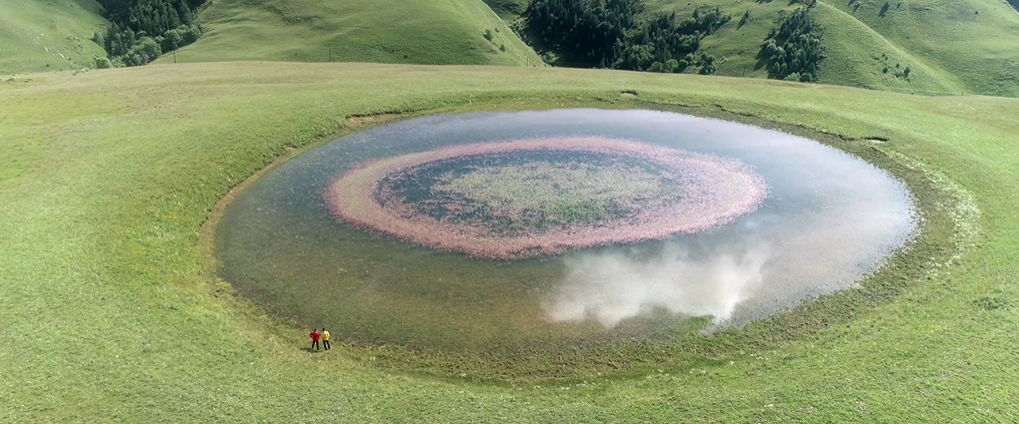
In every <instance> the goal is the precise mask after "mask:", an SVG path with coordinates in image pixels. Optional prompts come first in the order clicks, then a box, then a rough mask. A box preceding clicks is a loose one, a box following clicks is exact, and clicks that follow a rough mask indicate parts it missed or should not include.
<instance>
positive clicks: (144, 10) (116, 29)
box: [93, 0, 205, 67]
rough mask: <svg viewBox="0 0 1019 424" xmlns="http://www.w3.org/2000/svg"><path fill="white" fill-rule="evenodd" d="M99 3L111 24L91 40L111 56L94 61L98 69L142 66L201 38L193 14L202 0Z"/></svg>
mask: <svg viewBox="0 0 1019 424" xmlns="http://www.w3.org/2000/svg"><path fill="white" fill-rule="evenodd" d="M98 1H99V4H101V5H102V6H103V7H104V8H105V9H106V19H108V20H109V21H110V22H111V23H112V25H110V27H109V28H107V29H106V31H104V32H101V33H100V32H97V33H96V34H95V36H94V37H93V41H95V42H96V44H98V45H100V46H102V47H103V49H105V50H106V53H107V54H108V55H109V57H110V58H109V60H106V59H97V60H96V65H97V66H98V67H108V66H117V65H123V66H138V65H144V64H146V63H149V62H151V61H153V60H155V59H156V58H157V57H159V55H160V54H162V53H163V52H168V51H172V50H176V49H178V48H180V47H183V46H186V45H188V44H191V43H193V42H195V41H196V40H198V37H201V35H202V29H201V26H199V25H198V22H196V21H195V15H196V13H197V11H198V8H199V7H200V6H201V5H202V4H203V3H204V2H205V0H98Z"/></svg>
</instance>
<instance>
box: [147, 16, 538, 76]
mask: <svg viewBox="0 0 1019 424" xmlns="http://www.w3.org/2000/svg"><path fill="white" fill-rule="evenodd" d="M200 21H201V22H202V24H203V25H204V26H205V28H206V29H207V33H206V34H205V35H204V36H203V37H202V38H201V39H200V40H199V41H198V42H197V43H195V44H192V45H190V46H187V47H185V48H183V49H182V50H180V51H178V52H177V54H176V60H177V61H178V62H214V61H227V60H271V61H297V62H327V61H330V60H331V61H333V62H380V63H416V64H434V65H437V64H444V65H447V64H467V65H469V64H473V65H516V66H542V62H541V59H540V58H538V56H537V55H536V54H535V53H534V51H533V50H531V49H530V48H529V47H527V45H525V44H524V43H523V42H522V41H520V39H519V38H517V36H516V35H515V34H513V32H512V31H510V29H509V27H507V26H506V23H505V22H503V21H502V20H501V19H499V17H498V16H497V15H496V14H495V13H494V12H493V11H492V10H491V9H490V8H488V6H486V5H485V3H483V2H482V1H481V0H428V1H414V2H406V1H396V0H373V1H359V0H338V1H330V2H321V1H314V0H254V1H252V0H217V1H215V2H213V3H212V4H211V5H210V6H208V7H207V8H206V9H205V10H204V11H203V12H202V13H201V15H200ZM486 30H487V31H490V32H491V34H492V39H491V40H488V39H487V38H486V37H485V31H486ZM503 47H505V49H503ZM172 61H173V58H172V57H170V56H166V55H164V56H163V59H162V62H164V63H165V62H172Z"/></svg>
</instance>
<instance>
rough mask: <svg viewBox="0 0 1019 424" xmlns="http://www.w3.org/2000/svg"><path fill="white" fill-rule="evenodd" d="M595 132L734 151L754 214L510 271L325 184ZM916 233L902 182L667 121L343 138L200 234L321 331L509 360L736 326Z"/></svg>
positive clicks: (701, 125) (384, 131) (618, 118)
mask: <svg viewBox="0 0 1019 424" xmlns="http://www.w3.org/2000/svg"><path fill="white" fill-rule="evenodd" d="M565 136H600V137H611V138H618V139H625V140H632V141H637V142H643V143H650V144H654V145H660V146H666V147H670V148H676V149H682V150H686V151H689V152H694V153H701V154H710V155H714V156H720V157H723V158H733V159H737V160H739V161H742V162H743V163H745V164H747V165H749V166H750V167H752V168H753V170H754V171H755V172H756V173H757V174H758V175H760V176H761V177H763V179H764V180H766V182H767V184H768V186H769V190H770V191H769V192H768V195H767V198H765V200H764V201H763V203H762V204H761V206H760V207H759V208H758V209H757V210H756V211H754V212H752V213H749V214H747V215H744V216H742V217H740V218H738V219H737V220H736V221H735V222H733V223H731V224H728V225H725V226H722V227H720V228H716V229H714V230H711V231H708V232H702V233H698V234H692V235H677V236H675V237H672V238H669V239H667V240H662V241H654V242H646V243H640V244H636V245H630V246H608V247H599V248H591V249H586V250H580V251H573V252H569V253H566V254H564V255H560V256H555V257H546V258H539V259H529V260H518V261H510V262H506V261H490V260H478V259H471V258H469V257H467V256H464V255H462V254H456V253H441V252H435V251H432V250H429V249H426V248H423V247H418V246H415V245H412V244H409V243H405V242H402V241H398V240H395V239H391V238H387V237H383V236H380V235H376V234H372V233H370V232H367V231H363V230H359V229H356V228H354V227H352V226H349V225H346V224H342V223H339V222H337V221H336V220H335V219H334V218H333V217H332V216H331V215H330V213H329V210H328V209H327V207H326V205H325V203H324V201H323V192H324V191H325V190H326V188H327V187H328V186H329V184H330V183H331V182H332V181H333V180H334V179H336V178H337V177H338V176H339V175H341V174H343V173H344V172H345V171H346V170H348V169H349V168H350V167H351V166H353V165H355V164H358V163H361V162H364V161H368V160H375V159H380V158H386V157H392V156H398V155H404V154H408V153H415V152H422V151H428V150H433V149H438V148H442V147H447V146H451V145H458V144H468V143H481V142H496V141H508V140H517V139H526V138H536V137H565ZM915 229H916V223H915V213H914V209H913V205H912V202H911V199H910V196H909V193H908V192H907V190H906V188H905V186H904V185H903V184H902V183H900V182H899V181H897V180H895V179H893V178H891V177H890V176H889V175H888V174H887V173H886V172H884V171H882V170H880V169H877V168H875V167H874V166H872V165H870V164H868V163H866V162H864V161H863V160H860V159H858V158H855V157H852V156H850V155H848V154H845V153H843V152H841V151H839V150H837V149H835V148H832V147H828V146H824V145H822V144H819V143H817V142H814V141H811V140H807V139H804V138H800V137H795V136H791V135H788V134H784V133H781V132H776V131H771V130H765V129H760V128H756V127H751V126H747V125H742V124H735V123H730V122H725V121H719V120H713V119H704V118H697V117H691V116H686V115H680V114H675V113H665V112H653V111H615V110H593V109H574V110H553V111H542V112H513V113H509V112H507V113H474V114H465V115H452V116H432V117H427V118H420V119H414V120H409V121H405V122H400V123H396V124H392V125H389V126H385V127H382V128H378V129H374V130H370V131H365V132H363V133H358V134H354V135H350V136H348V137H344V138H342V139H339V140H337V141H335V142H333V143H330V144H328V145H326V146H323V147H321V148H318V149H315V150H313V151H310V152H308V153H306V154H304V155H302V156H300V157H298V158H296V159H294V160H292V161H290V162H287V163H285V164H283V165H282V166H280V167H279V168H277V169H275V170H273V171H272V172H270V173H268V174H267V175H265V176H264V177H262V178H261V180H259V181H257V182H255V183H254V184H253V185H252V186H251V187H250V188H249V189H248V190H247V191H246V192H244V193H242V194H241V195H240V196H238V197H237V198H236V199H235V201H234V202H233V203H232V204H231V205H229V206H228V208H227V209H226V212H225V215H224V217H223V220H222V222H221V223H220V225H219V227H218V228H217V230H216V248H217V254H218V257H219V259H220V260H221V263H222V268H221V272H220V275H221V277H222V278H223V279H225V280H226V281H228V282H230V283H231V284H233V285H234V286H235V287H236V288H237V289H238V290H239V291H240V292H241V293H242V294H245V295H247V296H250V297H251V298H253V299H255V300H257V301H259V302H262V303H263V304H265V305H266V306H267V307H268V308H269V309H270V310H271V311H273V312H275V313H277V314H279V315H281V316H285V317H292V318H295V319H296V320H297V321H298V322H299V323H301V324H302V325H305V326H308V327H309V328H310V327H312V326H314V327H317V328H321V327H323V326H324V327H326V328H328V329H329V330H330V331H331V332H332V334H334V335H336V338H337V339H341V340H351V341H358V342H367V343H373V344H395V345H400V346H408V347H412V348H423V349H437V350H468V351H475V352H489V351H500V352H515V351H522V350H527V351H533V350H535V349H537V350H540V349H542V348H543V346H548V345H562V344H564V343H566V344H569V343H592V342H593V343H597V342H599V341H611V340H619V339H631V340H632V339H633V338H635V337H647V338H654V337H668V334H670V333H669V332H670V331H674V330H675V329H677V328H681V327H682V325H683V320H684V319H685V318H688V317H691V316H710V317H711V319H712V320H713V321H714V322H715V323H716V324H717V325H729V324H732V325H740V324H744V323H747V322H749V321H752V320H754V319H759V318H762V317H766V316H768V315H771V314H774V313H775V312H777V311H779V310H781V309H783V308H787V307H791V306H794V305H796V304H798V303H800V302H803V301H805V300H808V299H811V298H814V297H816V296H819V295H822V294H826V293H831V292H833V291H837V290H842V289H846V288H849V287H851V286H852V285H853V284H854V283H855V282H856V281H858V280H859V279H860V278H861V277H862V276H863V275H864V274H865V273H867V272H868V271H869V270H871V269H873V268H875V267H876V266H878V265H879V264H880V263H881V261H882V259H883V258H884V257H886V256H887V255H889V254H890V253H892V252H893V251H895V250H896V249H898V248H900V247H901V246H903V244H904V243H905V242H906V241H907V240H908V239H909V237H911V235H912V234H913V232H914V231H915Z"/></svg>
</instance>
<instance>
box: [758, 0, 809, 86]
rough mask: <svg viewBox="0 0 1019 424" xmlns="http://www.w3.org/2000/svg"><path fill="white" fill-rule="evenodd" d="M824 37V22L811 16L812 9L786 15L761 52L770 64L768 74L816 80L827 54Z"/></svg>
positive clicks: (784, 77) (786, 78)
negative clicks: (819, 21) (823, 44)
mask: <svg viewBox="0 0 1019 424" xmlns="http://www.w3.org/2000/svg"><path fill="white" fill-rule="evenodd" d="M822 36H823V34H822V28H821V25H820V24H818V23H817V22H816V21H814V18H812V17H811V16H810V11H809V8H806V7H804V8H800V9H797V10H796V11H795V12H793V13H792V14H790V15H789V16H788V17H786V18H785V19H784V20H783V21H782V24H781V26H779V28H778V29H777V30H775V29H773V30H771V32H770V33H769V34H768V38H767V39H765V41H764V43H763V44H761V51H760V52H759V53H758V57H759V58H760V59H761V60H762V61H764V63H765V65H766V66H767V69H768V77H769V78H775V79H784V80H789V81H801V82H816V81H817V76H818V74H819V72H820V69H821V62H824V59H825V57H826V55H825V49H824V47H822V46H821V39H822Z"/></svg>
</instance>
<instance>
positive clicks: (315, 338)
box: [309, 328, 320, 350]
mask: <svg viewBox="0 0 1019 424" xmlns="http://www.w3.org/2000/svg"><path fill="white" fill-rule="evenodd" d="M309 336H311V347H313V348H315V350H318V338H319V337H320V335H319V334H318V331H315V329H314V328H312V329H311V334H309Z"/></svg>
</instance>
